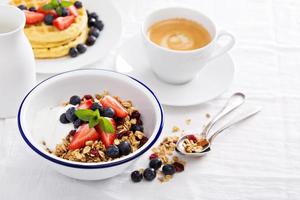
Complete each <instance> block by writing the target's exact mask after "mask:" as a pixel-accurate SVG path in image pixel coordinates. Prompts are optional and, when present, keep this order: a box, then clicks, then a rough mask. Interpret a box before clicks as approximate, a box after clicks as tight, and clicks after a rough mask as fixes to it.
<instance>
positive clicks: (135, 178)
mask: <svg viewBox="0 0 300 200" xmlns="http://www.w3.org/2000/svg"><path fill="white" fill-rule="evenodd" d="M142 179H143V174H142V173H141V172H140V171H138V170H136V171H133V172H132V173H131V180H132V181H133V182H135V183H138V182H141V180H142Z"/></svg>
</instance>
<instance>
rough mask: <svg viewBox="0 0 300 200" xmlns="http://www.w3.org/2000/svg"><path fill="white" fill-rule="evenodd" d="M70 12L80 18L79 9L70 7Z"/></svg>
mask: <svg viewBox="0 0 300 200" xmlns="http://www.w3.org/2000/svg"><path fill="white" fill-rule="evenodd" d="M68 10H69V13H70V14H71V15H73V16H75V17H78V12H77V8H76V7H75V6H69V7H68Z"/></svg>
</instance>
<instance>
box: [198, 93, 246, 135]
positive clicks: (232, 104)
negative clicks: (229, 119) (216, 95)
mask: <svg viewBox="0 0 300 200" xmlns="http://www.w3.org/2000/svg"><path fill="white" fill-rule="evenodd" d="M245 99H246V96H245V95H244V94H243V93H241V92H237V93H234V94H233V95H232V96H231V97H230V98H229V99H228V101H227V103H226V104H225V106H224V107H223V108H222V109H221V110H220V111H219V113H217V114H216V116H215V117H213V118H212V119H211V121H210V122H209V123H208V124H207V125H206V126H205V127H204V129H203V131H202V133H201V136H202V137H203V138H206V137H207V134H208V132H209V131H210V130H211V128H212V127H213V126H214V125H215V124H216V123H217V122H218V121H219V120H220V119H223V118H224V117H225V116H227V115H228V114H229V113H231V112H232V111H234V110H235V109H237V108H238V107H240V106H241V105H242V104H243V103H245Z"/></svg>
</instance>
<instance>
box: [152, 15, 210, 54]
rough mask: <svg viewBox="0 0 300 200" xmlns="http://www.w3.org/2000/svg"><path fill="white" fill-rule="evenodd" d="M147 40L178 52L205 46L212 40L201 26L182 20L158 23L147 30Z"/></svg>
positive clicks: (167, 20)
mask: <svg viewBox="0 0 300 200" xmlns="http://www.w3.org/2000/svg"><path fill="white" fill-rule="evenodd" d="M148 37H149V39H150V40H151V41H152V42H154V43H156V44H157V45H159V46H161V47H164V48H167V49H172V50H178V51H188V50H194V49H199V48H201V47H204V46H206V45H207V44H209V43H210V42H211V40H212V37H211V35H210V34H209V32H208V30H206V29H205V28H204V27H203V26H202V25H201V24H199V23H197V22H195V21H192V20H189V19H184V18H173V19H166V20H162V21H158V22H156V23H154V24H153V25H152V26H150V28H149V29H148Z"/></svg>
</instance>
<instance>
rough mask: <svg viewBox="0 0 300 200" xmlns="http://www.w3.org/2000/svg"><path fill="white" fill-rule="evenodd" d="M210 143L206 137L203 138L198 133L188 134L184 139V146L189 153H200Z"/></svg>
mask: <svg viewBox="0 0 300 200" xmlns="http://www.w3.org/2000/svg"><path fill="white" fill-rule="evenodd" d="M207 145H208V141H207V139H205V138H201V137H199V136H196V135H188V136H187V138H186V139H184V140H183V143H182V146H183V147H184V150H185V152H187V153H199V152H201V151H203V149H204V148H205V147H206V146H207Z"/></svg>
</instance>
